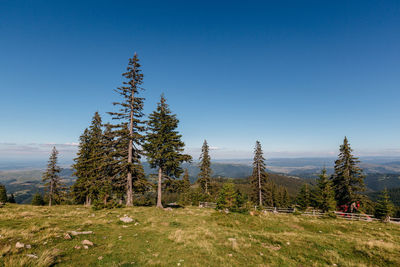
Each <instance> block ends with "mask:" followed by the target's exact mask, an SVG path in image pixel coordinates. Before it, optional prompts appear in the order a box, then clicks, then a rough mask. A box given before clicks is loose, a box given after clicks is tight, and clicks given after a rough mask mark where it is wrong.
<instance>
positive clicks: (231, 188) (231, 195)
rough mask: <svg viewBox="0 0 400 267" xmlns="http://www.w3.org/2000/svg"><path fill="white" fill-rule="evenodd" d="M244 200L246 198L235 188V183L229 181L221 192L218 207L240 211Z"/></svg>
mask: <svg viewBox="0 0 400 267" xmlns="http://www.w3.org/2000/svg"><path fill="white" fill-rule="evenodd" d="M243 202H244V200H243V197H242V195H241V193H240V192H239V191H238V190H236V189H235V185H234V184H233V183H231V182H228V183H225V184H224V185H223V187H222V188H221V190H220V192H219V195H218V199H217V209H223V210H225V209H228V210H230V211H239V210H240V208H241V206H242V205H243Z"/></svg>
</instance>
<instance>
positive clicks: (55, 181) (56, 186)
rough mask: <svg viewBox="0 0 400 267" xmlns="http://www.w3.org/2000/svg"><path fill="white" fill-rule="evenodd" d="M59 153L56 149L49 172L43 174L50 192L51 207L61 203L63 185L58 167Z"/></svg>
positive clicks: (48, 166) (48, 167)
mask: <svg viewBox="0 0 400 267" xmlns="http://www.w3.org/2000/svg"><path fill="white" fill-rule="evenodd" d="M57 161H58V151H57V149H56V148H55V147H53V150H52V151H51V154H50V158H49V162H48V164H47V170H46V172H45V173H44V174H43V182H46V183H45V186H46V187H47V190H48V196H49V206H51V205H53V204H54V202H55V201H59V200H60V198H61V194H62V190H63V189H64V188H63V184H62V183H61V177H60V175H59V173H60V171H61V169H60V167H59V166H58V163H57Z"/></svg>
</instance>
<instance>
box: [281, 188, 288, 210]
mask: <svg viewBox="0 0 400 267" xmlns="http://www.w3.org/2000/svg"><path fill="white" fill-rule="evenodd" d="M281 199H282V202H281V207H283V208H287V207H289V205H290V197H289V192H288V191H287V189H286V187H282V189H281Z"/></svg>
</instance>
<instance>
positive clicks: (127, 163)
mask: <svg viewBox="0 0 400 267" xmlns="http://www.w3.org/2000/svg"><path fill="white" fill-rule="evenodd" d="M140 67H141V66H140V64H139V58H138V57H137V55H136V53H135V55H134V56H133V58H131V59H129V64H128V67H127V71H126V72H125V73H123V74H122V76H123V77H124V78H125V79H126V81H124V82H123V86H121V87H118V88H117V89H116V90H115V91H116V92H117V93H118V94H119V95H121V97H122V100H121V102H115V103H113V104H114V105H115V106H118V107H119V109H118V111H116V112H109V114H110V115H111V116H112V118H113V119H114V120H116V122H117V123H116V124H114V125H112V128H113V131H112V134H113V136H112V137H113V141H114V142H115V145H116V146H115V151H114V152H113V155H112V156H113V161H115V162H114V165H113V168H114V169H115V170H118V174H117V175H116V176H115V177H116V178H121V177H122V176H123V175H126V183H125V188H126V205H127V206H132V205H133V186H134V183H135V181H136V180H138V179H139V177H138V175H139V174H140V173H141V171H142V170H141V169H140V168H142V167H141V163H140V155H141V153H142V151H141V144H142V142H143V138H144V137H143V134H142V133H143V132H144V130H145V127H144V125H143V124H144V122H143V120H142V117H143V112H142V110H143V100H144V99H143V98H142V97H139V96H138V94H139V90H143V88H142V87H141V85H142V83H143V74H142V71H141V69H140ZM119 181H121V180H120V179H119Z"/></svg>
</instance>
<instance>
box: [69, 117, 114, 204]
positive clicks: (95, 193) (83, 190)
mask: <svg viewBox="0 0 400 267" xmlns="http://www.w3.org/2000/svg"><path fill="white" fill-rule="evenodd" d="M102 127H103V125H102V120H101V117H100V114H99V113H98V112H96V113H95V114H94V116H93V119H92V123H91V125H90V127H89V128H88V129H85V131H84V133H83V134H82V136H81V137H80V144H79V151H78V154H77V155H78V157H77V158H76V159H74V160H75V164H74V165H73V168H74V169H75V173H74V174H75V176H76V177H77V180H76V182H75V184H74V185H73V186H72V195H73V197H74V199H75V200H76V201H77V202H78V203H79V202H82V201H84V202H85V204H86V205H90V204H91V202H92V200H95V199H97V198H98V197H99V194H100V192H102V190H103V184H102V183H104V180H105V179H107V177H104V176H105V174H104V172H103V169H102V166H103V162H102V161H103V158H104V153H105V152H104V150H105V148H104V145H103V143H102V141H103V130H102Z"/></svg>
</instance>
